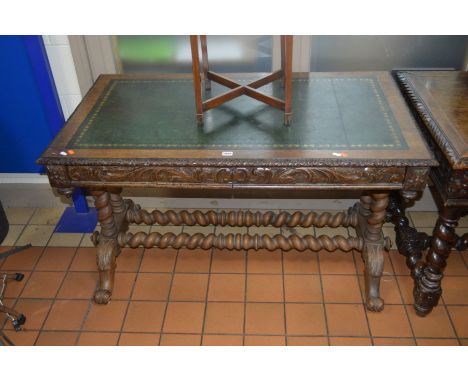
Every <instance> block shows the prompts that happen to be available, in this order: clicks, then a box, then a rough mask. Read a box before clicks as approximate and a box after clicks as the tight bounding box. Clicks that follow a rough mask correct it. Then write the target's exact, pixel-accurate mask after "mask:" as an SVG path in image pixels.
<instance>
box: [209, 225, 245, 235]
mask: <svg viewBox="0 0 468 382" xmlns="http://www.w3.org/2000/svg"><path fill="white" fill-rule="evenodd" d="M215 233H216V235H219V234H223V235H227V234H230V233H232V234H237V233H240V234H241V235H244V234H246V233H247V227H229V226H225V227H220V226H218V227H216V228H215Z"/></svg>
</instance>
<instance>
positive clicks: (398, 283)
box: [390, 260, 418, 346]
mask: <svg viewBox="0 0 468 382" xmlns="http://www.w3.org/2000/svg"><path fill="white" fill-rule="evenodd" d="M390 261H391V260H390ZM392 265H393V264H392ZM394 277H395V281H396V285H397V288H398V293H399V295H400V299H401V302H403V309H404V310H405V315H406V319H407V320H408V323H409V327H410V329H411V334H413V340H414V343H415V344H416V346H417V345H418V343H417V341H416V335H415V334H414V328H413V323H412V322H411V320H410V316H409V313H408V305H411V306H412V304H405V303H404V302H405V301H404V298H403V294H402V293H401V287H400V282H399V281H398V277H396V276H394Z"/></svg>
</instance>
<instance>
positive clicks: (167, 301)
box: [158, 249, 179, 346]
mask: <svg viewBox="0 0 468 382" xmlns="http://www.w3.org/2000/svg"><path fill="white" fill-rule="evenodd" d="M178 260H179V249H177V253H176V258H175V261H174V268H172V275H171V281H170V283H169V290H168V292H167V300H166V307H165V308H164V315H163V319H162V321H161V331H160V336H159V340H158V345H159V346H161V340H162V336H163V330H164V324H165V323H166V314H167V309H168V307H169V300H170V296H171V293H172V284H173V282H174V276H175V274H176V267H177V261H178Z"/></svg>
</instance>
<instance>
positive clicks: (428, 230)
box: [417, 227, 434, 236]
mask: <svg viewBox="0 0 468 382" xmlns="http://www.w3.org/2000/svg"><path fill="white" fill-rule="evenodd" d="M417 229H418V232H424V233H427V234H428V235H430V236H432V233H433V232H434V227H418V228H417Z"/></svg>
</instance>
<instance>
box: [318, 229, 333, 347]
mask: <svg viewBox="0 0 468 382" xmlns="http://www.w3.org/2000/svg"><path fill="white" fill-rule="evenodd" d="M314 235H315V227H314ZM317 269H318V272H319V279H320V292H321V294H322V302H321V304H322V309H323V314H324V318H325V330H326V338H327V343H328V346H330V330H329V328H328V319H327V307H326V304H325V294H324V293H323V281H322V273H321V272H320V251H318V252H317Z"/></svg>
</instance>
